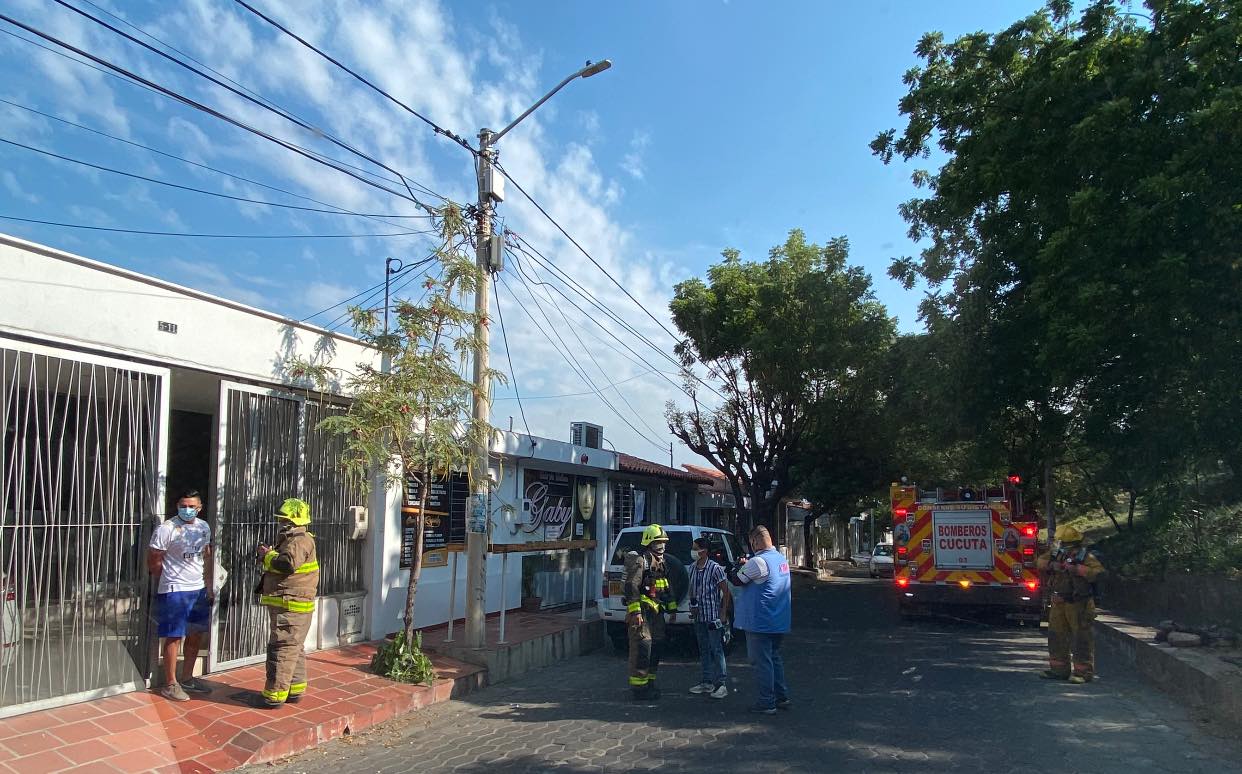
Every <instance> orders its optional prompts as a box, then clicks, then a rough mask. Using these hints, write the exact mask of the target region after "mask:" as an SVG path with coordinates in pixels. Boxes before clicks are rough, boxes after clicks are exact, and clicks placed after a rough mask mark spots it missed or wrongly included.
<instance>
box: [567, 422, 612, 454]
mask: <svg viewBox="0 0 1242 774" xmlns="http://www.w3.org/2000/svg"><path fill="white" fill-rule="evenodd" d="M569 442H570V443H572V444H573V445H574V446H585V447H587V448H588V449H602V448H604V428H602V427H600V426H599V425H593V424H591V423H590V422H572V423H570V425H569Z"/></svg>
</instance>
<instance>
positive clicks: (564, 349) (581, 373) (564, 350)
mask: <svg viewBox="0 0 1242 774" xmlns="http://www.w3.org/2000/svg"><path fill="white" fill-rule="evenodd" d="M496 276H497V277H498V278H499V279H500V283H501V284H502V285H504V286H505V290H508V291H509V294H510V295H512V296H513V297H514V298H515V299H516V298H517V295H516V294H515V293H514V292H513V289H512V288H510V287H509V283H508V282H506V281H505V279H504V277H503V276H501V275H496ZM518 279H520V280H522V281H523V282H525V279H524V278H522V277H521V276H520V275H519V276H518ZM527 292H528V293H530V299H531V301H533V302H534V304H535V308H536V309H538V310H539V314H540V315H541V316H542V317H543V319H544V323H545V324H546V327H543V326H540V325H539V323H538V321H536V320H535V317H534V315H532V314H531V313H530V311H529V310H528V309H527V308H526V307H525V306H522V305H521V304H519V305H518V306H519V307H520V308H521V310H522V311H523V312H524V313H525V314H526V316H527V317H528V318H530V321H531V323H532V324H534V326H535V327H536V328H538V329H539V332H540V333H542V334H543V337H544V338H545V339H547V341H548V343H549V344H551V345H552V348H553V349H556V350H557V352H558V353H559V354H560V356H561V357H562V358H563V359H564V360H565V362H566V363H568V364H569V367H570V368H571V369H572V370H573V372H574V374H576V375H577V376H578V377H579V378H581V379H582V381H583V382H585V383H586V385H587V386H588V387H590V388H591V389H592V390H594V392H595V395H596V396H597V397H598V398H599V399H600V402H601V403H603V404H604V405H605V406H607V407H608V409H609V410H610V411H612V413H613V414H615V415H616V416H617V418H618V419H620V420H621V421H622V422H624V423H625V424H626V426H628V427H629V428H630V429H631V430H633V431H634V433H635V434H636V435H637V436H638V437H639V438H642V439H643V440H644V441H646V442H647V443H649V444H651V445H652V446H655V447H656V448H658V449H660V450H664V448H665V447H664V445H663V444H661V443H657V442H656V441H653V440H651V438H649V437H647V435H646V434H645V433H643V431H642V430H639V429H638V428H637V427H635V426H634V423H633V422H631V421H630V420H628V419H626V418H625V415H624V414H622V413H621V412H620V411H618V410H617V407H616V406H614V405H612V402H611V401H609V400H608V398H607V397H606V396H605V395H604V393H603V392H601V391H600V389H599V387H598V386H596V384H595V382H594V380H593V379H591V376H590V374H588V373H586V371H585V370H584V369H582V368H581V367H580V366H579V365H578V364H577V363H576V362H575V361H574V360H573V358H571V357H570V356H569V354H568V352H569V345H568V344H566V343H565V340H564V339H562V338H561V335H560V333H558V332H557V330H556V327H555V326H554V325H552V320H551V319H550V318H549V317H548V315H547V313H546V312H544V311H543V306H542V305H541V304H540V303H539V299H537V298H535V295H534V293H531V292H530V288H529V287H527ZM549 330H551V331H552V335H553V336H556V338H557V341H559V342H560V343H561V347H560V348H559V349H557V346H556V343H555V342H553V341H552V338H551V337H550V336H549V335H548V331H549Z"/></svg>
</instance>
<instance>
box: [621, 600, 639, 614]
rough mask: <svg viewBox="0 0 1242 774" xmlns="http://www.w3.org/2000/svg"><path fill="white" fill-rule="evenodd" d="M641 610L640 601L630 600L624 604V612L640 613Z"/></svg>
mask: <svg viewBox="0 0 1242 774" xmlns="http://www.w3.org/2000/svg"><path fill="white" fill-rule="evenodd" d="M642 611H643V606H642V603H641V602H631V603H629V604H628V605H626V606H625V612H627V613H641V612H642Z"/></svg>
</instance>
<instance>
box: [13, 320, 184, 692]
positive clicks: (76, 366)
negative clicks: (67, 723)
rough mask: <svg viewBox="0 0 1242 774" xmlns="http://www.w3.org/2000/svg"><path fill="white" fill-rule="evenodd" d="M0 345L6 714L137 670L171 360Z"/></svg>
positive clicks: (114, 682) (117, 683)
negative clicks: (166, 363) (126, 359)
mask: <svg viewBox="0 0 1242 774" xmlns="http://www.w3.org/2000/svg"><path fill="white" fill-rule="evenodd" d="M4 345H5V346H0V421H2V422H3V428H2V429H3V443H2V444H0V508H2V509H3V510H2V521H0V602H2V606H3V610H2V615H0V644H2V647H0V716H5V715H11V714H15V713H16V712H24V711H29V710H30V709H36V708H38V707H40V706H50V705H53V704H57V703H61V702H62V701H64V700H65V698H64V697H70V696H73V697H78V698H81V697H84V696H89V695H92V694H98V693H107V692H114V691H116V690H122V689H125V688H133V687H136V686H137V685H138V684H139V683H140V681H141V680H142V679H144V677H145V672H146V670H147V665H148V663H149V649H150V646H151V640H150V637H151V634H152V632H151V631H150V630H149V627H148V600H149V597H148V587H149V584H148V577H147V569H146V563H145V553H146V547H147V542H148V540H149V537H150V532H151V529H152V527H153V525H154V524H155V522H156V521H157V519H158V516H157V513H158V511H159V510H160V505H159V503H160V495H161V493H160V476H161V473H162V470H161V460H162V455H163V452H162V448H161V445H162V435H163V432H164V430H163V428H162V426H161V422H162V417H163V413H164V404H165V403H166V402H167V390H168V381H167V373H168V372H167V370H165V369H160V368H149V367H145V366H137V365H132V366H131V364H127V363H123V362H122V361H113V360H108V359H104V358H94V357H89V356H85V355H78V354H76V353H71V352H68V351H63V350H55V349H51V348H45V347H39V346H35V345H26V344H18V343H17V342H4Z"/></svg>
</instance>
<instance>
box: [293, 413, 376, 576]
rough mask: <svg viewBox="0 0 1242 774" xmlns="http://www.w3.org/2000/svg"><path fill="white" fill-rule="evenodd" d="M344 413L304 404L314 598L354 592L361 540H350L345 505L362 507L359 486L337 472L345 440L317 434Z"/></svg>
mask: <svg viewBox="0 0 1242 774" xmlns="http://www.w3.org/2000/svg"><path fill="white" fill-rule="evenodd" d="M348 411H349V409H348V408H346V407H345V406H340V405H335V404H332V403H318V402H314V401H308V402H307V403H306V455H305V459H306V469H305V474H304V475H303V480H304V481H305V489H304V491H305V493H306V494H305V497H306V502H307V503H309V504H310V507H311V519H312V524H311V530H312V531H314V533H315V547H316V551H317V552H318V554H319V595H320V596H327V595H329V594H343V593H349V592H360V591H362V590H363V586H362V547H363V541H361V540H351V539H350V535H351V534H352V533H353V529H354V524H353V522H352V521H350V520H349V518H348V517H349V510H348V509H349V507H350V506H351V505H365V502H364V501H363V499H362V487H361V486H360V482H358V481H351V480H349V477H348V476H346V475H345V471H344V469H343V468H342V467H341V455H342V453H343V452H344V451H345V438H344V436H340V435H333V434H331V433H325V432H323V431H321V430H319V429H318V427H319V422H320V421H322V420H323V419H326V418H327V417H330V416H334V415H337V414H344V413H346V412H348Z"/></svg>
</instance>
